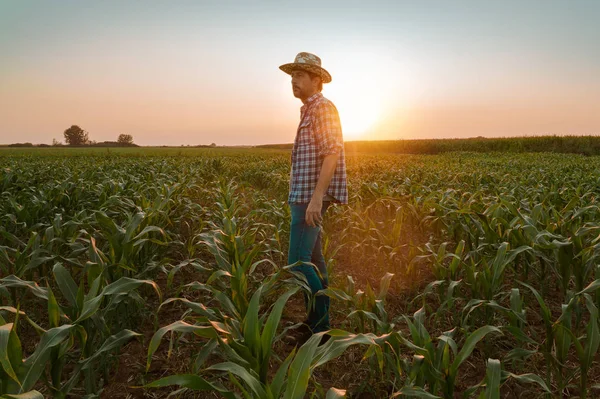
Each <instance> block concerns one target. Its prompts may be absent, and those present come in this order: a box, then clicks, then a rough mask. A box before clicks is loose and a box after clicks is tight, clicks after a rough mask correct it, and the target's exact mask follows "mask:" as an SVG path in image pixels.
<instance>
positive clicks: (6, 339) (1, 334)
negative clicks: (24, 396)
mask: <svg viewBox="0 0 600 399" xmlns="http://www.w3.org/2000/svg"><path fill="white" fill-rule="evenodd" d="M12 334H13V323H8V324H4V325H2V326H0V365H1V366H2V368H3V369H4V372H5V373H6V374H8V376H9V377H10V378H12V379H13V380H14V381H15V382H16V383H17V384H19V386H21V381H19V378H18V377H17V374H16V373H15V371H14V369H13V367H12V364H11V362H10V359H9V357H8V351H9V345H16V344H17V342H14V340H11V336H12Z"/></svg>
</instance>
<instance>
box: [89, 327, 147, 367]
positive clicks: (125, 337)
mask: <svg viewBox="0 0 600 399" xmlns="http://www.w3.org/2000/svg"><path fill="white" fill-rule="evenodd" d="M141 335H142V334H138V333H136V332H134V331H131V330H122V331H120V332H119V333H117V334H114V335H111V336H110V337H108V338H107V339H106V341H104V343H103V344H102V346H101V347H100V348H99V349H97V350H96V351H95V352H94V354H93V355H92V356H90V357H89V358H87V359H85V360H83V361H82V362H80V363H81V364H82V365H83V367H82V370H85V369H87V368H89V367H90V366H91V365H92V362H93V361H94V360H96V359H98V358H99V357H101V356H102V355H103V354H104V353H105V352H110V351H112V350H115V349H117V348H119V347H120V346H121V345H123V344H124V343H125V342H127V341H129V340H130V339H132V338H135V337H140V336H141Z"/></svg>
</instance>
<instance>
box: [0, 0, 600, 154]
mask: <svg viewBox="0 0 600 399" xmlns="http://www.w3.org/2000/svg"><path fill="white" fill-rule="evenodd" d="M598 21H600V1H598V0H571V1H561V0H528V1H523V0H521V1H513V0H510V1H509V0H505V1H476V0H463V1H460V0H457V1H446V0H438V1H434V0H422V1H400V0H396V1H375V0H371V1H352V0H345V1H293V2H292V1H226V0H224V1H200V0H197V1H177V0H175V1H149V0H146V1H94V2H92V1H60V2H59V1H56V2H54V1H53V2H50V1H41V0H40V1H27V0H0V143H5V144H6V143H13V142H26V141H28V142H34V143H50V142H51V141H52V139H53V138H56V139H59V140H64V137H63V131H64V130H65V129H66V128H68V127H69V126H71V125H72V124H77V125H79V126H81V127H82V128H84V129H85V130H87V131H88V132H89V135H90V138H91V139H93V140H96V141H104V140H116V137H117V136H118V134H120V133H128V134H131V135H133V136H134V140H135V142H136V143H138V144H141V145H161V144H166V145H180V144H191V145H195V144H210V143H213V142H214V143H217V144H218V145H235V144H240V145H243V144H264V143H289V142H292V141H293V139H294V135H295V133H296V127H297V124H298V119H299V108H300V106H301V105H302V104H301V102H300V101H299V100H298V99H296V98H294V97H293V95H292V90H291V85H290V79H289V76H288V75H286V74H285V73H283V72H281V71H280V70H279V69H278V67H279V65H281V64H284V63H287V62H292V61H293V59H294V57H295V55H296V54H297V53H298V52H300V51H308V52H312V53H315V54H317V55H318V56H320V57H321V59H322V61H323V67H325V68H326V69H327V70H328V71H329V72H330V73H331V75H332V76H333V81H332V83H330V84H326V85H325V88H324V90H323V94H324V95H325V96H326V97H328V98H330V99H331V100H333V101H334V103H335V104H336V105H337V107H338V109H339V112H340V116H341V119H342V125H343V130H344V135H345V137H346V139H347V140H352V139H401V138H443V137H473V136H486V137H493V136H516V135H536V134H600V45H599V43H598V41H599V39H600V23H599V22H598Z"/></svg>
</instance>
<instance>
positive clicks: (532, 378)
mask: <svg viewBox="0 0 600 399" xmlns="http://www.w3.org/2000/svg"><path fill="white" fill-rule="evenodd" d="M502 374H503V375H504V376H505V377H510V378H514V379H515V380H517V381H519V382H525V383H528V384H531V383H536V384H538V385H539V386H540V387H542V388H543V389H544V391H546V392H547V393H552V391H550V389H549V388H548V386H547V385H546V383H545V382H544V380H542V379H541V378H540V376H539V375H537V374H532V373H528V374H520V375H517V374H513V373H509V372H506V371H503V372H502Z"/></svg>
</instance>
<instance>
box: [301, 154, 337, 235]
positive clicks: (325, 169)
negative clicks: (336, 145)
mask: <svg viewBox="0 0 600 399" xmlns="http://www.w3.org/2000/svg"><path fill="white" fill-rule="evenodd" d="M339 157H340V153H339V152H338V153H336V154H330V155H326V156H325V158H324V159H323V165H322V166H321V173H320V174H319V180H318V181H317V187H315V191H314V192H313V195H312V198H311V200H310V202H309V204H308V208H306V217H305V220H306V224H308V225H309V226H311V227H316V224H317V223H319V224H321V219H322V217H321V208H322V207H323V196H324V195H325V192H326V191H327V187H329V183H330V182H331V178H332V177H333V173H334V172H335V167H336V166H337V161H338V158H339Z"/></svg>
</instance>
